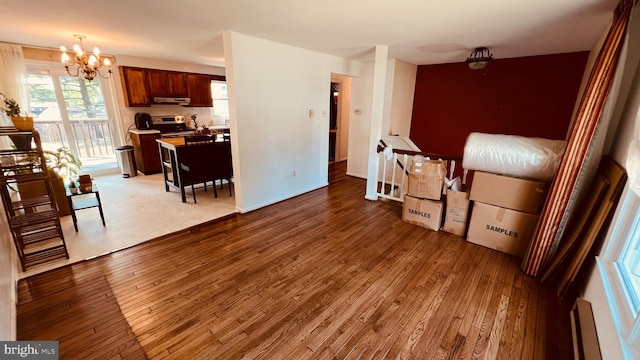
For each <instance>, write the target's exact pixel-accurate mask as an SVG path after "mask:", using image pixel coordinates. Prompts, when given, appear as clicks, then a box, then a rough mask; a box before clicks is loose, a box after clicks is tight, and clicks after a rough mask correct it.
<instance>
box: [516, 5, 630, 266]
mask: <svg viewBox="0 0 640 360" xmlns="http://www.w3.org/2000/svg"><path fill="white" fill-rule="evenodd" d="M632 7H633V0H622V1H621V2H620V3H619V4H618V7H617V8H616V10H615V13H614V19H613V24H612V25H611V29H610V30H609V33H608V34H607V38H606V39H605V42H604V44H603V46H602V49H600V53H599V54H598V56H597V58H596V61H595V64H594V66H593V69H592V70H591V74H590V76H589V80H588V82H587V86H586V87H585V90H584V93H583V96H582V100H581V101H580V105H579V108H578V111H577V112H576V118H575V121H574V125H573V129H572V131H571V136H570V137H569V139H568V143H567V148H566V150H565V153H564V155H563V157H562V160H561V162H560V166H559V167H558V172H557V174H556V177H555V179H554V181H553V183H552V184H551V188H550V190H549V195H548V198H547V202H546V204H545V206H544V209H543V210H542V215H541V216H540V222H539V224H538V229H537V231H536V233H535V235H534V237H533V240H532V241H531V244H530V246H529V250H528V252H527V254H526V255H525V257H524V260H523V262H522V270H523V271H524V272H525V273H526V274H528V275H533V276H536V275H538V273H539V272H540V271H541V270H542V267H543V266H544V263H545V261H546V260H547V257H548V256H549V252H550V250H551V248H552V247H553V245H554V244H553V242H554V240H555V238H556V235H557V233H558V229H559V227H560V223H561V220H562V217H563V215H564V212H565V211H566V209H567V205H568V203H569V198H570V197H571V193H572V191H573V188H574V187H575V185H576V181H577V179H578V174H579V172H580V168H581V167H582V163H583V160H584V158H585V154H586V153H587V149H588V148H589V144H590V142H591V138H592V137H593V134H594V131H595V129H596V125H597V124H598V120H599V119H600V115H601V113H602V108H603V106H604V103H605V100H606V98H607V95H608V93H609V89H610V88H611V83H612V82H613V77H614V74H615V71H616V67H617V65H618V58H619V57H620V51H621V49H622V44H623V42H624V37H625V33H626V31H627V24H628V23H629V17H630V14H631V9H632Z"/></svg>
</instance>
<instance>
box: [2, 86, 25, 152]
mask: <svg viewBox="0 0 640 360" xmlns="http://www.w3.org/2000/svg"><path fill="white" fill-rule="evenodd" d="M0 99H1V100H2V101H1V102H0V109H2V110H3V111H4V112H5V113H6V114H7V116H9V118H11V121H12V122H13V126H15V127H16V128H17V129H18V130H23V131H31V130H33V118H32V117H29V116H26V117H25V116H20V105H19V104H18V102H17V101H15V100H14V99H10V98H8V97H7V96H6V95H5V94H3V93H0ZM9 138H10V139H11V141H13V143H14V144H15V146H16V149H18V150H28V149H31V139H32V136H31V135H30V134H28V135H24V134H20V135H18V134H16V135H9Z"/></svg>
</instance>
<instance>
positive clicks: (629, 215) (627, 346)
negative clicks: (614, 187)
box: [598, 185, 640, 359]
mask: <svg viewBox="0 0 640 360" xmlns="http://www.w3.org/2000/svg"><path fill="white" fill-rule="evenodd" d="M608 238H609V243H608V244H607V246H606V248H605V251H604V254H603V256H602V259H598V268H599V270H600V274H601V276H602V280H603V283H604V287H605V292H606V295H607V299H608V302H609V306H610V307H611V313H612V315H613V320H614V323H615V326H616V328H617V330H618V337H619V340H620V344H621V347H622V351H623V354H624V355H625V358H628V359H637V358H640V357H639V356H640V197H638V195H636V194H635V193H634V192H633V191H632V190H630V189H629V186H628V185H627V186H626V187H625V191H624V193H623V194H622V197H621V206H620V207H619V209H618V211H617V213H616V215H615V217H614V219H613V222H612V223H611V226H610V228H609V234H608Z"/></svg>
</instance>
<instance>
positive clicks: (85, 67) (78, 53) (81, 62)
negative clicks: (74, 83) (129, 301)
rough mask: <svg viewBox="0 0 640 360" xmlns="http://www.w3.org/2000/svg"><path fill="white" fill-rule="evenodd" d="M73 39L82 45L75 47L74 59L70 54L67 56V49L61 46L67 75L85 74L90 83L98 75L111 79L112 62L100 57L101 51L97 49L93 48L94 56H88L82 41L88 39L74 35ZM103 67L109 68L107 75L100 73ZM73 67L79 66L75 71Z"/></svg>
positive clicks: (75, 45)
mask: <svg viewBox="0 0 640 360" xmlns="http://www.w3.org/2000/svg"><path fill="white" fill-rule="evenodd" d="M73 37H74V38H76V39H78V41H79V42H80V44H74V45H73V51H74V52H75V54H73V57H70V56H69V54H67V48H66V47H64V46H60V50H61V51H62V58H61V59H62V63H63V64H64V68H65V69H67V73H68V74H69V75H71V76H79V75H80V74H81V73H82V74H84V78H85V79H87V80H89V81H91V80H93V79H94V78H95V77H96V75H100V76H101V77H103V78H105V79H106V78H109V77H110V76H111V74H112V72H111V61H110V60H109V59H106V58H105V59H103V58H102V57H100V49H98V48H97V47H94V48H93V54H90V55H88V54H87V52H86V51H85V50H84V46H83V45H82V40H84V39H86V38H87V37H86V36H84V35H77V34H76V35H73ZM102 65H105V66H106V67H107V70H106V75H105V74H103V73H101V72H100V68H101V67H102ZM73 66H77V68H76V69H75V71H73V70H71V69H70V68H71V67H73ZM103 72H104V69H103Z"/></svg>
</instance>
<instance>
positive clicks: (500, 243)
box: [467, 171, 547, 257]
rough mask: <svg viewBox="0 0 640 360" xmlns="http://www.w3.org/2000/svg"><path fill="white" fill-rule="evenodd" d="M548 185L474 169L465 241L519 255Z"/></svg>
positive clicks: (533, 224) (531, 233) (531, 232)
mask: <svg viewBox="0 0 640 360" xmlns="http://www.w3.org/2000/svg"><path fill="white" fill-rule="evenodd" d="M546 188H547V184H546V183H545V182H542V181H536V180H528V179H522V178H515V177H509V176H504V175H497V174H491V173H486V172H480V171H476V172H475V174H474V177H473V184H472V185H471V194H470V196H469V198H470V199H471V200H472V201H473V209H472V211H471V220H470V222H469V231H468V233H467V241H469V242H472V243H475V244H479V245H483V246H486V247H489V248H492V249H496V250H499V251H502V252H506V253H509V254H513V255H516V256H519V257H522V256H524V254H525V252H526V250H527V248H528V246H529V242H530V241H531V238H532V237H533V233H534V232H535V230H536V226H537V224H538V220H539V217H540V215H539V214H540V211H541V209H542V205H543V202H544V199H545V196H546Z"/></svg>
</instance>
